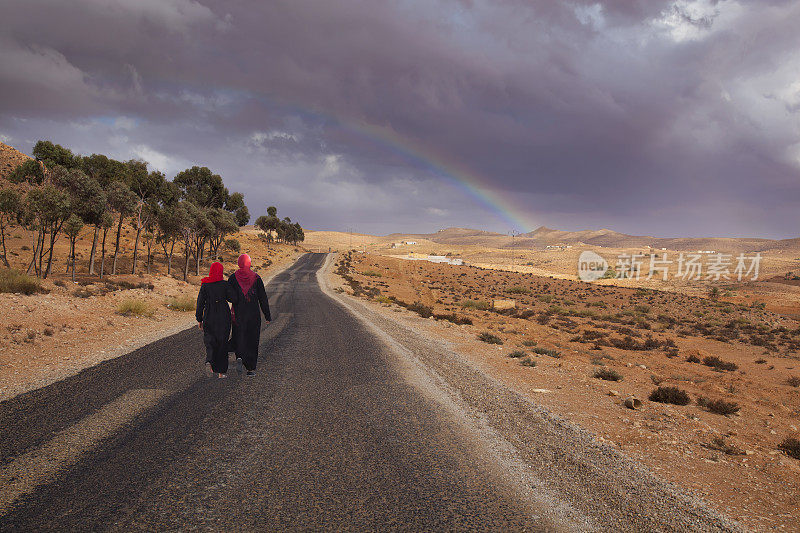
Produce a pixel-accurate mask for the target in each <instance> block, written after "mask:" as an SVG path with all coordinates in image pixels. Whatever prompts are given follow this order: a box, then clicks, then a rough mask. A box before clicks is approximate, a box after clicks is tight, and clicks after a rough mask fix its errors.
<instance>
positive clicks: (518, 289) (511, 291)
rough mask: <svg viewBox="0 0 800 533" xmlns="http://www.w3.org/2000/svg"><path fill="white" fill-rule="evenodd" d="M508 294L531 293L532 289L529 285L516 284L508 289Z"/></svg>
mask: <svg viewBox="0 0 800 533" xmlns="http://www.w3.org/2000/svg"><path fill="white" fill-rule="evenodd" d="M506 292H507V293H508V294H530V292H531V290H530V289H529V288H527V287H521V286H519V285H515V286H514V287H510V288H508V289H506Z"/></svg>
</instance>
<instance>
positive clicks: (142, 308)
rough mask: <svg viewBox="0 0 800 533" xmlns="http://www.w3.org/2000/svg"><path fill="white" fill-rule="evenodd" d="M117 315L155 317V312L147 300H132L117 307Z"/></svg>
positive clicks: (125, 301)
mask: <svg viewBox="0 0 800 533" xmlns="http://www.w3.org/2000/svg"><path fill="white" fill-rule="evenodd" d="M117 313H118V314H120V315H123V316H147V317H150V316H153V315H154V314H155V311H154V310H153V308H152V307H151V306H150V304H149V303H148V302H146V301H145V300H141V299H139V298H130V299H127V300H123V301H122V302H120V304H119V305H118V306H117Z"/></svg>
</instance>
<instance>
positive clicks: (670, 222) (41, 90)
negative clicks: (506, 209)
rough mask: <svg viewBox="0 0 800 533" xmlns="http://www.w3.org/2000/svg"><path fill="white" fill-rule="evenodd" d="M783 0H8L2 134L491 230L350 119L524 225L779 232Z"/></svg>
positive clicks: (350, 210)
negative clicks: (514, 211) (402, 143)
mask: <svg viewBox="0 0 800 533" xmlns="http://www.w3.org/2000/svg"><path fill="white" fill-rule="evenodd" d="M799 4H800V3H798V2H791V1H770V2H743V1H742V2H734V1H731V0H726V1H713V0H670V1H666V0H665V1H650V0H647V1H645V0H640V1H617V0H606V1H604V2H591V1H583V0H576V1H574V2H551V1H549V0H547V1H545V0H542V1H539V2H529V1H524V2H523V1H511V0H508V1H503V2H478V1H455V0H454V1H439V2H434V1H426V2H422V1H395V2H371V1H370V2H368V1H353V0H348V1H341V2H303V1H293V2H256V1H252V2H223V1H221V0H220V1H205V0H204V1H201V2H198V1H194V0H140V1H137V2H133V1H125V0H76V1H74V2H68V3H66V2H60V1H58V2H57V1H55V0H26V1H25V2H22V1H19V2H11V3H10V4H8V5H7V7H5V8H4V17H3V19H2V20H0V134H2V135H5V136H10V137H11V138H12V139H13V140H14V141H16V142H27V141H29V140H32V139H34V138H39V137H54V136H53V135H51V134H50V132H51V131H52V132H56V131H58V132H63V135H65V137H66V138H65V139H54V140H57V141H58V140H61V142H64V143H65V144H70V145H73V146H88V145H89V144H91V143H98V145H96V146H95V147H93V148H87V149H86V150H87V151H103V150H104V149H106V150H116V151H117V153H119V154H121V155H120V156H139V157H145V156H146V155H147V154H149V156H150V157H151V158H152V159H153V161H152V162H153V163H154V164H160V165H161V166H162V167H164V168H165V169H168V170H170V171H172V170H175V168H173V167H177V166H179V165H181V164H184V163H188V162H194V161H198V162H202V161H207V162H208V164H212V163H213V164H214V165H216V169H217V170H218V171H220V172H222V173H223V174H225V175H230V176H231V179H233V180H234V181H235V182H236V183H237V185H238V186H239V188H241V189H247V190H248V199H250V198H253V199H255V200H256V202H258V203H263V202H270V201H273V200H274V201H276V202H280V201H283V202H284V204H285V205H288V206H289V208H290V209H293V210H295V212H298V211H299V214H298V216H300V217H301V218H304V219H305V220H312V221H313V223H315V224H318V225H321V226H323V225H330V226H337V225H339V226H341V225H342V224H357V225H359V227H361V228H364V229H366V230H368V229H374V230H377V228H379V227H380V228H383V227H386V228H387V229H391V228H388V226H389V225H390V224H401V223H402V221H403V220H404V219H406V220H415V221H416V222H415V224H416V225H415V226H414V227H413V228H412V229H420V230H421V229H427V227H431V226H432V229H435V228H437V227H439V226H444V225H450V224H462V225H472V226H474V225H481V224H482V225H487V226H491V227H492V228H494V229H499V230H504V231H505V230H507V229H508V228H504V227H501V226H502V224H500V223H499V222H498V221H497V220H496V219H493V218H492V217H491V215H489V214H488V213H487V212H486V211H485V210H484V209H483V208H480V207H479V208H478V210H476V208H475V206H474V205H473V204H471V203H470V201H469V200H468V199H466V198H462V197H460V196H458V195H457V194H456V195H454V194H452V192H449V191H448V189H447V187H446V186H444V185H442V184H441V183H439V182H437V180H436V176H435V173H434V172H432V171H431V169H430V168H427V167H426V165H425V164H424V162H423V161H420V160H419V159H417V158H409V157H406V156H404V155H402V154H401V153H398V152H397V151H396V150H392V149H391V147H389V149H387V147H386V146H385V145H384V144H382V143H380V142H375V141H373V140H371V139H369V138H368V137H365V136H363V135H361V134H359V133H358V131H357V128H356V131H354V130H353V129H352V128H351V127H349V124H367V125H370V126H374V127H380V128H383V130H384V131H385V132H388V133H390V134H391V135H394V136H395V137H396V138H400V139H408V140H410V141H412V142H413V143H414V144H415V145H418V146H424V147H425V149H426V150H427V151H429V152H431V153H435V154H437V156H440V157H442V158H443V159H445V160H450V161H455V162H457V163H458V165H459V166H460V167H465V168H469V169H472V171H474V172H475V173H476V174H479V175H481V176H484V179H485V180H486V182H488V183H491V188H492V189H494V190H496V191H498V192H499V194H500V195H501V196H505V197H508V198H511V200H510V202H511V203H514V204H515V205H516V206H517V208H518V209H519V210H520V211H524V212H527V213H529V214H530V215H529V217H530V219H531V220H532V221H536V222H540V223H547V224H550V225H561V226H563V227H566V228H570V229H573V228H574V229H577V228H581V227H584V226H587V227H597V226H614V228H615V229H620V230H623V231H628V232H634V233H642V232H648V233H656V234H661V235H673V234H692V235H699V234H707V233H714V234H725V235H731V234H737V233H753V232H762V233H766V234H769V235H772V236H787V235H790V234H792V233H793V232H792V230H790V229H787V228H788V227H789V226H791V225H794V226H796V223H797V217H796V215H795V211H796V210H795V208H794V206H793V205H792V204H791V203H790V202H791V201H793V200H795V199H796V198H797V196H798V192H800V180H799V179H798V178H800V175H799V174H798V169H799V168H800V138H799V135H798V132H800V113H798V112H797V109H800V81H798V80H800V74H798V73H800V55H798V50H800V42H799V40H798V36H797V35H798V34H797V31H796V28H797V26H798V23H800V5H799ZM121 117H122V118H121ZM45 125H47V127H48V128H49V131H38V132H37V131H35V128H36V127H44V126H45ZM29 137H30V139H29ZM90 141H91V143H90ZM20 147H21V148H27V147H25V146H20ZM28 149H29V148H28ZM157 161H160V163H157ZM264 184H267V185H268V187H263V185H264ZM292 187H295V188H294V189H293V188H292ZM298 190H300V191H302V193H303V194H298V192H297V191H298ZM426 190H427V191H430V193H429V194H425V191H426ZM365 194H371V195H375V194H380V195H381V196H382V198H381V201H382V202H383V204H382V206H381V209H375V210H370V209H368V208H365V206H364V205H363V204H364V202H363V201H360V199H362V198H364V195H365ZM315 195H317V196H315ZM348 195H350V196H348ZM351 197H352V200H350V199H349V198H351ZM248 201H250V200H248ZM334 202H337V203H334ZM758 213H762V215H760V216H759V215H758ZM763 213H769V214H768V215H765V214H763ZM376 219H381V220H382V221H383V224H382V225H379V224H378V222H377V220H376ZM426 225H427V226H426ZM425 226H426V227H425Z"/></svg>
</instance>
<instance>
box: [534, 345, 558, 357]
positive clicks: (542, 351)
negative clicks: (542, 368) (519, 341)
mask: <svg viewBox="0 0 800 533" xmlns="http://www.w3.org/2000/svg"><path fill="white" fill-rule="evenodd" d="M532 351H533V353H536V354H539V355H548V356H550V357H555V358H556V359H558V358H560V357H561V352H559V351H558V350H553V349H551V348H543V347H541V346H537V347H536V348H534V349H533V350H532Z"/></svg>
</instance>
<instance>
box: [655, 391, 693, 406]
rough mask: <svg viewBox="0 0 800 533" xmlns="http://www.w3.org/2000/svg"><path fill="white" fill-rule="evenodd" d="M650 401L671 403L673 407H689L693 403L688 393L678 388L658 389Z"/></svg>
mask: <svg viewBox="0 0 800 533" xmlns="http://www.w3.org/2000/svg"><path fill="white" fill-rule="evenodd" d="M649 398H650V401H651V402H658V403H671V404H673V405H688V404H689V402H690V401H691V400H690V399H689V395H688V394H686V391H684V390H681V389H679V388H678V387H658V388H657V389H653V392H651V393H650V396H649Z"/></svg>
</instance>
